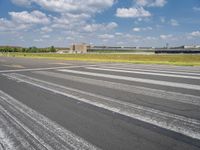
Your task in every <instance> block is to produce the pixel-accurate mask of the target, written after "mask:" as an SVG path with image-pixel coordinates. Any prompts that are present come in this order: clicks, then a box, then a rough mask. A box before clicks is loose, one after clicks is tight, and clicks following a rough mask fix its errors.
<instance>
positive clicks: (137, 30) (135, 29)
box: [133, 28, 141, 32]
mask: <svg viewBox="0 0 200 150" xmlns="http://www.w3.org/2000/svg"><path fill="white" fill-rule="evenodd" d="M133 31H135V32H139V31H141V29H140V28H133Z"/></svg>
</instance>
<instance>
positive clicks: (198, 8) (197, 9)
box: [192, 7, 200, 11]
mask: <svg viewBox="0 0 200 150" xmlns="http://www.w3.org/2000/svg"><path fill="white" fill-rule="evenodd" d="M192 9H193V10H194V11H200V7H193V8H192Z"/></svg>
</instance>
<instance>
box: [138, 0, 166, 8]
mask: <svg viewBox="0 0 200 150" xmlns="http://www.w3.org/2000/svg"><path fill="white" fill-rule="evenodd" d="M135 2H136V5H138V6H143V7H145V6H146V7H163V6H164V5H165V4H166V3H167V1H166V0H135Z"/></svg>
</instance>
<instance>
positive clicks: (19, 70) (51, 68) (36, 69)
mask: <svg viewBox="0 0 200 150" xmlns="http://www.w3.org/2000/svg"><path fill="white" fill-rule="evenodd" d="M89 66H96V65H80V66H63V67H49V68H31V69H14V70H0V73H10V72H23V71H40V70H54V69H63V68H79V67H89Z"/></svg>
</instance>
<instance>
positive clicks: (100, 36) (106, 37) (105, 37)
mask: <svg viewBox="0 0 200 150" xmlns="http://www.w3.org/2000/svg"><path fill="white" fill-rule="evenodd" d="M98 37H99V38H101V39H112V38H114V37H115V36H114V35H112V34H102V35H99V36H98Z"/></svg>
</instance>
